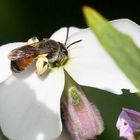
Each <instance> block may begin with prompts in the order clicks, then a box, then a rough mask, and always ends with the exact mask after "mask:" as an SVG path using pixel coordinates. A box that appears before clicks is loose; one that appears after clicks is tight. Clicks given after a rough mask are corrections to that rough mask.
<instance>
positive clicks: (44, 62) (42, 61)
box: [36, 55, 48, 76]
mask: <svg viewBox="0 0 140 140" xmlns="http://www.w3.org/2000/svg"><path fill="white" fill-rule="evenodd" d="M47 69H48V59H47V58H46V56H45V55H41V56H39V57H38V58H37V61H36V72H37V75H39V76H40V75H42V74H43V73H44V72H46V71H47Z"/></svg>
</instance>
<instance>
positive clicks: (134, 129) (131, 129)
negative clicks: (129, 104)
mask: <svg viewBox="0 0 140 140" xmlns="http://www.w3.org/2000/svg"><path fill="white" fill-rule="evenodd" d="M116 127H117V129H118V130H119V131H120V137H123V138H125V139H127V140H140V112H136V111H134V110H132V109H127V108H123V109H122V112H121V114H120V115H119V118H118V121H117V123H116Z"/></svg>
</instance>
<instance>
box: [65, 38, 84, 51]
mask: <svg viewBox="0 0 140 140" xmlns="http://www.w3.org/2000/svg"><path fill="white" fill-rule="evenodd" d="M81 41H82V40H81V39H80V40H77V41H74V42H73V43H71V44H70V45H68V46H67V49H68V48H69V47H70V46H72V45H74V44H76V43H79V42H81Z"/></svg>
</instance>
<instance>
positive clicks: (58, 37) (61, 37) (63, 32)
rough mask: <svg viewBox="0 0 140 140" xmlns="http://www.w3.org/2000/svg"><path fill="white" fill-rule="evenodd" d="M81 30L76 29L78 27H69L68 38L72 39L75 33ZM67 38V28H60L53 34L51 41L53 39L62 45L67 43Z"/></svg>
mask: <svg viewBox="0 0 140 140" xmlns="http://www.w3.org/2000/svg"><path fill="white" fill-rule="evenodd" d="M79 30H80V29H79V28H76V27H69V34H68V37H70V36H71V35H73V34H74V33H76V32H78V31H79ZM66 36H67V28H66V27H63V28H60V29H59V30H58V31H56V32H55V33H53V34H52V36H51V37H50V39H53V40H55V41H59V42H61V43H65V41H66Z"/></svg>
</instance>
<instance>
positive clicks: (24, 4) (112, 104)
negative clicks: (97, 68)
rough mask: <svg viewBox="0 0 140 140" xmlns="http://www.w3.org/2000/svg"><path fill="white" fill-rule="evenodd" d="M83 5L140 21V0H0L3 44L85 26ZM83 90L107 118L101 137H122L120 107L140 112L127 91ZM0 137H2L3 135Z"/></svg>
mask: <svg viewBox="0 0 140 140" xmlns="http://www.w3.org/2000/svg"><path fill="white" fill-rule="evenodd" d="M83 5H89V6H91V7H93V8H95V9H96V10H97V11H99V12H100V13H101V14H102V15H104V16H105V17H106V18H107V19H108V20H113V19H118V18H129V19H131V20H133V21H135V22H137V23H139V24H140V8H139V1H136V0H123V1H117V0H116V1H115V0H70V1H66V0H58V1H57V0H39V1H38V0H36V1H35V0H0V45H2V44H5V43H8V42H17V41H27V40H28V39H29V38H30V37H32V36H37V37H38V38H40V39H41V38H44V37H49V36H50V35H51V34H52V33H53V32H54V31H56V30H57V29H59V28H60V27H63V26H77V27H86V24H85V20H84V17H83V14H82V10H81V9H82V6H83ZM84 89H85V91H86V93H87V95H88V97H89V98H90V99H91V101H94V102H95V103H96V104H97V106H98V107H99V109H100V110H101V114H102V116H103V118H104V121H105V128H106V129H105V131H104V133H103V134H102V135H101V136H99V138H98V139H99V140H105V139H106V140H119V139H120V138H119V137H118V131H117V129H116V128H115V123H116V120H117V117H118V115H119V113H120V111H121V108H122V107H129V108H132V109H135V110H138V111H140V107H139V106H140V105H139V102H140V99H139V98H137V97H136V95H134V94H128V91H125V94H123V95H122V96H117V95H114V94H111V93H108V92H105V91H102V90H98V89H93V88H84ZM0 133H1V132H0ZM0 140H3V136H2V135H0Z"/></svg>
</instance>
